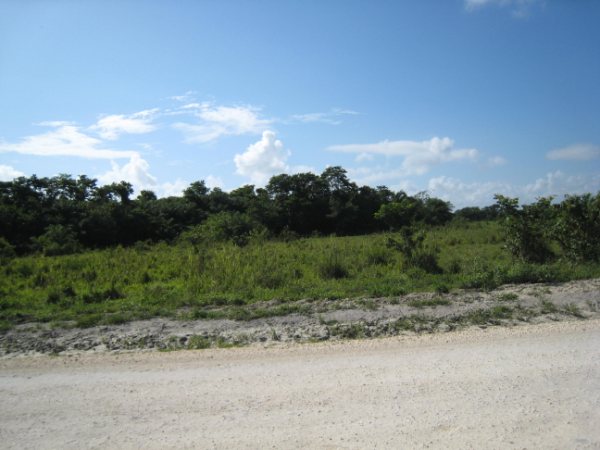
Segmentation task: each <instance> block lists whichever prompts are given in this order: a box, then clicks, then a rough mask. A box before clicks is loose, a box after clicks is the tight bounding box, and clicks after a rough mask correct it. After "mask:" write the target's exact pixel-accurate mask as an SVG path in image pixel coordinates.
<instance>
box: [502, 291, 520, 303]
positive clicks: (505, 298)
mask: <svg viewBox="0 0 600 450" xmlns="http://www.w3.org/2000/svg"><path fill="white" fill-rule="evenodd" d="M518 299H519V296H518V295H517V294H515V293H514V292H505V293H502V294H500V295H499V296H498V300H499V301H501V302H512V301H515V300H518Z"/></svg>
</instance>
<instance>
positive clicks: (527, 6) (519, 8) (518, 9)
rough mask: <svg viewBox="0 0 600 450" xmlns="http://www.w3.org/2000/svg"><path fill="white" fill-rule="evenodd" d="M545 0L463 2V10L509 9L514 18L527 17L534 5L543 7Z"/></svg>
mask: <svg viewBox="0 0 600 450" xmlns="http://www.w3.org/2000/svg"><path fill="white" fill-rule="evenodd" d="M544 3H545V0H465V2H464V4H465V9H466V10H467V11H475V10H478V9H481V8H484V7H486V6H499V7H506V8H509V9H510V10H511V12H512V14H513V15H514V16H515V17H519V18H523V17H527V15H528V14H529V11H530V10H531V8H532V7H534V6H535V5H542V6H543V5H544Z"/></svg>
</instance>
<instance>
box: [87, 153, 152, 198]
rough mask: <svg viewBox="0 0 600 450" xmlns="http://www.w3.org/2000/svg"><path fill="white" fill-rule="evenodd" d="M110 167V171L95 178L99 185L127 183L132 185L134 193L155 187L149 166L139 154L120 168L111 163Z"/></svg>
mask: <svg viewBox="0 0 600 450" xmlns="http://www.w3.org/2000/svg"><path fill="white" fill-rule="evenodd" d="M111 166H112V168H111V170H109V171H108V172H106V173H104V174H101V175H98V176H97V177H96V178H98V181H99V182H100V184H110V183H113V182H115V183H118V182H120V181H127V182H129V183H131V184H132V185H133V187H134V189H135V190H136V191H140V190H143V189H149V190H152V189H154V188H155V187H156V185H157V182H156V178H155V177H154V176H153V175H152V174H150V165H149V164H148V162H147V161H146V160H144V159H143V158H142V157H141V156H140V155H139V154H135V155H133V156H132V157H131V158H130V160H129V162H127V163H125V164H123V165H122V166H119V165H118V164H117V163H115V162H114V161H111Z"/></svg>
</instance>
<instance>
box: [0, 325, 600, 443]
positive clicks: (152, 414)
mask: <svg viewBox="0 0 600 450" xmlns="http://www.w3.org/2000/svg"><path fill="white" fill-rule="evenodd" d="M0 448H7V449H13V448H14V449H25V448H48V449H68V448H111V449H117V448H144V449H147V448H178V449H179V448H227V449H229V448H257V449H265V448H278V449H280V448H360V449H364V448H407V449H412V448H440V449H442V448H444V449H446V448H460V449H467V448H473V449H481V448H490V449H494V448H498V449H506V448H509V449H510V448H514V449H523V448H530V449H538V448H556V449H567V448H568V449H576V448H582V449H587V448H590V449H591V448H600V321H598V320H586V321H568V322H557V323H544V324H539V325H527V326H519V327H514V328H488V329H479V328H470V329H467V330H463V331H459V332H452V333H445V334H433V335H424V336H412V337H407V336H404V337H396V338H386V339H373V340H362V341H347V342H333V343H332V342H329V343H320V344H306V345H297V344H296V345H293V344H285V345H284V344H280V345H278V346H274V347H270V348H263V347H260V346H252V347H247V348H237V349H220V350H217V349H215V350H201V351H179V352H171V353H157V352H153V353H150V352H133V353H121V354H114V353H101V354H90V353H87V354H80V355H71V356H58V357H50V356H35V357H31V356H21V357H16V358H12V359H2V360H0Z"/></svg>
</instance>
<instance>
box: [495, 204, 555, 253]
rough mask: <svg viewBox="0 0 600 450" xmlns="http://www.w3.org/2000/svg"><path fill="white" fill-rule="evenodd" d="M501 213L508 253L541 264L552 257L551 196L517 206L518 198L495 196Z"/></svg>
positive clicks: (552, 211)
mask: <svg viewBox="0 0 600 450" xmlns="http://www.w3.org/2000/svg"><path fill="white" fill-rule="evenodd" d="M494 198H495V199H496V201H497V202H498V206H499V208H500V211H501V212H502V214H503V215H504V219H503V225H504V234H505V247H506V249H507V250H508V251H509V252H510V254H511V255H512V256H513V257H514V258H516V259H520V260H522V261H525V262H534V263H544V262H547V261H549V260H550V259H551V258H552V257H553V256H554V254H553V252H552V250H550V244H549V241H550V229H551V224H552V222H553V220H552V219H553V216H554V210H553V208H552V205H551V202H552V197H547V198H540V199H538V201H537V202H536V203H532V204H531V205H523V206H522V207H521V208H519V207H518V202H519V199H518V198H508V197H504V196H502V195H496V196H495V197H494Z"/></svg>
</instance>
